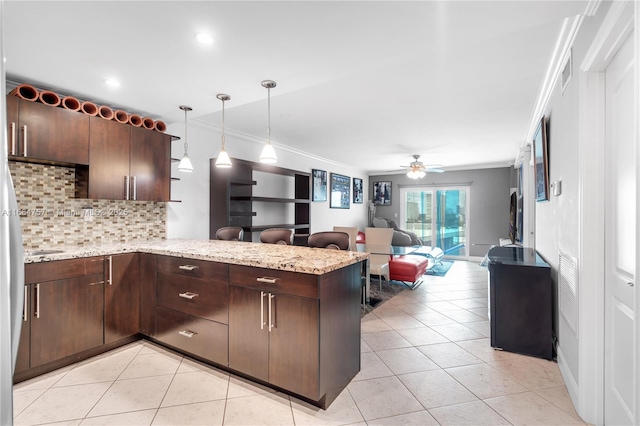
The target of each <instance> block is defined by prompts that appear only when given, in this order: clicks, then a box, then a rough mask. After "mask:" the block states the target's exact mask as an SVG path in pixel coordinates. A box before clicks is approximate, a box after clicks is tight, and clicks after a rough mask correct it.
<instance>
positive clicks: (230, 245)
mask: <svg viewBox="0 0 640 426" xmlns="http://www.w3.org/2000/svg"><path fill="white" fill-rule="evenodd" d="M54 250H56V251H57V250H59V251H61V252H57V253H52V251H54ZM135 252H139V253H150V254H160V255H167V256H175V257H184V258H189V259H199V260H208V261H213V262H222V263H230V264H234V265H244V266H253V267H258V268H267V269H277V270H282V271H293V272H301V273H306V274H315V275H322V274H325V273H327V272H331V271H335V270H336V269H340V268H343V267H345V266H348V265H351V264H354V263H357V262H360V261H362V260H365V259H367V258H368V257H369V254H368V253H360V252H354V251H342V250H340V251H339V250H327V249H318V248H310V247H299V246H284V245H276V244H261V243H249V242H240V241H218V240H185V239H167V240H157V241H141V242H129V243H113V244H101V245H94V246H52V247H47V248H46V249H37V250H26V251H25V253H24V263H38V262H50V261H54V260H65V259H77V258H82V257H91V256H108V255H114V254H120V253H135Z"/></svg>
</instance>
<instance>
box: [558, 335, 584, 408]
mask: <svg viewBox="0 0 640 426" xmlns="http://www.w3.org/2000/svg"><path fill="white" fill-rule="evenodd" d="M557 356H558V358H557V359H558V368H560V374H562V378H563V379H564V384H565V385H566V386H567V391H568V392H569V396H570V397H571V402H573V406H574V407H579V406H580V404H579V403H578V402H579V389H578V382H577V381H576V379H575V378H574V377H573V374H571V370H570V369H569V365H568V364H567V360H566V359H565V357H564V354H563V353H562V348H561V347H560V346H559V345H558V347H557ZM578 414H580V413H578Z"/></svg>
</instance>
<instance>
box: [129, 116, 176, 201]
mask: <svg viewBox="0 0 640 426" xmlns="http://www.w3.org/2000/svg"><path fill="white" fill-rule="evenodd" d="M130 173H131V179H132V198H131V199H133V200H146V201H169V192H170V188H171V136H170V135H166V134H164V133H160V132H154V131H149V130H146V129H144V128H142V127H132V128H131V163H130Z"/></svg>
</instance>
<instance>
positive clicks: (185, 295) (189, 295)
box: [179, 291, 198, 300]
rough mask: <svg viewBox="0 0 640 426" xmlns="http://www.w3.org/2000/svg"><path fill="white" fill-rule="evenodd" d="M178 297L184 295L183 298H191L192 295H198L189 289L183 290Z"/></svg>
mask: <svg viewBox="0 0 640 426" xmlns="http://www.w3.org/2000/svg"><path fill="white" fill-rule="evenodd" d="M179 296H180V297H184V298H185V299H189V300H191V299H193V298H194V297H198V293H191V292H190V291H185V292H184V293H180V294H179Z"/></svg>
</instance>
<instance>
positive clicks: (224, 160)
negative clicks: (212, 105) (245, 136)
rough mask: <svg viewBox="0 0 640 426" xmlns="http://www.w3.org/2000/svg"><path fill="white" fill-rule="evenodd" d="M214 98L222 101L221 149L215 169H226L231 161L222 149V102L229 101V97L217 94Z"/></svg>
mask: <svg viewBox="0 0 640 426" xmlns="http://www.w3.org/2000/svg"><path fill="white" fill-rule="evenodd" d="M216 98H218V99H220V100H221V101H222V148H220V154H218V158H216V167H220V168H222V169H228V168H229V167H231V159H230V158H229V154H227V151H225V149H224V101H228V100H229V99H231V96H229V95H225V94H224V93H218V94H217V95H216Z"/></svg>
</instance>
